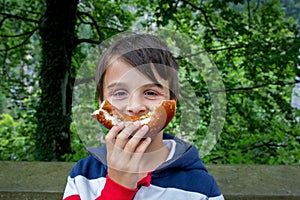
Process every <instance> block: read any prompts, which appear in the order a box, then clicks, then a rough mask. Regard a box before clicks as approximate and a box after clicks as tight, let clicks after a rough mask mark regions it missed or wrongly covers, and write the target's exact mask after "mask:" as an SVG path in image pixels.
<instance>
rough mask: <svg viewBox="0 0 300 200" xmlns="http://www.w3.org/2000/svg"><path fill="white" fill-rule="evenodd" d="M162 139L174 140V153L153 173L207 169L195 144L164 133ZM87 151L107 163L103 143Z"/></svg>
mask: <svg viewBox="0 0 300 200" xmlns="http://www.w3.org/2000/svg"><path fill="white" fill-rule="evenodd" d="M163 139H164V140H174V141H175V142H176V147H175V153H174V156H173V158H172V159H170V160H168V161H167V162H165V163H163V164H162V165H161V166H159V167H158V168H157V169H156V170H155V171H154V172H152V174H153V175H155V174H160V173H162V172H164V171H166V170H169V169H171V168H172V169H176V168H180V169H181V170H189V169H201V170H204V171H207V169H206V168H205V166H204V164H203V162H202V160H201V159H200V158H199V152H198V150H197V149H196V147H195V146H193V145H190V144H188V143H186V142H185V141H183V140H181V139H179V138H177V137H174V136H172V135H170V134H166V133H164V135H163ZM87 152H88V153H89V154H90V155H92V156H93V157H94V158H96V159H97V160H99V161H100V162H102V163H103V164H105V165H106V164H107V161H106V145H103V146H102V147H100V148H87Z"/></svg>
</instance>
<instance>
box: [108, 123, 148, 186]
mask: <svg viewBox="0 0 300 200" xmlns="http://www.w3.org/2000/svg"><path fill="white" fill-rule="evenodd" d="M148 130H149V127H148V126H147V125H144V126H142V127H141V126H140V122H139V121H137V122H135V123H133V124H131V125H129V126H127V127H124V125H119V126H114V127H112V128H111V130H110V131H109V132H108V134H107V135H106V138H105V139H106V146H107V147H106V148H107V164H108V176H109V177H110V178H111V179H112V180H113V181H115V182H117V183H118V184H120V185H122V186H124V187H127V188H130V189H135V188H136V187H137V182H138V181H139V178H140V177H139V175H140V165H141V160H142V157H143V154H144V153H145V151H146V149H147V148H148V146H149V144H150V143H151V138H149V137H148V138H146V139H145V138H144V136H145V135H146V133H147V132H148ZM143 173H145V172H143Z"/></svg>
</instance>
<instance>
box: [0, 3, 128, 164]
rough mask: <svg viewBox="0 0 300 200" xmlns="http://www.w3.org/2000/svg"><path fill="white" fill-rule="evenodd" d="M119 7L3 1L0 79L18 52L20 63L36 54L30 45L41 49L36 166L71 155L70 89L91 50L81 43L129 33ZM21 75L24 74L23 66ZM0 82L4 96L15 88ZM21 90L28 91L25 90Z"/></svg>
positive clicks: (21, 92) (97, 4)
mask: <svg viewBox="0 0 300 200" xmlns="http://www.w3.org/2000/svg"><path fill="white" fill-rule="evenodd" d="M120 6H124V5H123V4H119V5H118V4H115V3H114V2H107V1H95V2H90V1H81V2H80V3H79V1H77V0H74V1H56V0H47V1H45V2H26V1H24V2H23V1H10V2H5V1H4V5H3V7H2V8H1V13H0V15H1V17H2V19H1V23H0V27H4V28H3V30H4V31H3V32H2V33H3V34H1V37H2V38H3V39H4V40H3V41H6V43H5V42H3V43H1V47H2V49H1V52H2V53H3V54H2V55H1V58H2V60H3V63H4V67H3V68H1V69H2V74H1V75H2V77H5V76H6V75H7V74H9V73H8V70H11V69H10V67H7V68H6V66H7V65H8V64H7V63H9V61H10V59H11V58H13V57H15V55H18V54H19V52H21V54H22V56H20V57H18V58H16V59H14V62H18V61H17V59H20V60H21V61H22V60H24V57H26V55H28V54H29V52H28V51H30V50H32V49H33V48H34V46H33V45H37V46H39V45H40V47H41V54H40V55H41V58H40V62H41V64H40V69H39V71H38V72H37V69H36V68H35V73H36V74H37V73H38V74H39V82H38V84H39V88H40V92H39V103H38V104H37V109H36V117H37V129H36V131H35V134H34V139H35V141H36V151H35V152H36V158H37V159H38V160H61V159H63V158H62V156H63V155H65V154H67V153H70V152H71V147H70V123H71V121H72V118H71V115H72V113H71V108H72V91H73V90H72V89H73V84H74V79H75V76H76V70H77V69H78V68H79V67H80V64H78V63H77V62H76V61H78V62H79V63H80V60H82V59H83V57H81V56H82V55H83V54H82V52H85V51H86V49H88V48H89V47H88V46H86V45H85V46H84V45H82V44H83V43H86V44H94V45H96V44H99V43H100V42H101V41H102V40H103V39H105V38H107V37H109V36H110V35H111V34H115V33H117V32H120V31H123V30H125V29H126V28H127V27H128V25H129V24H130V23H131V20H132V19H133V18H132V17H131V15H130V13H129V12H127V11H123V10H122V9H120ZM19 7H21V9H20V8H19ZM112 11H113V12H112ZM92 13H93V14H92ZM1 30H2V29H1ZM38 30H39V36H40V37H39V36H38V34H37V31H38ZM22 31H23V32H22ZM82 32H87V33H88V34H89V37H87V38H80V36H81V34H82ZM78 36H79V37H78ZM33 42H36V43H33ZM14 50H15V51H14ZM85 53H86V52H85ZM38 55H39V53H38ZM75 58H77V60H76V59H75ZM9 66H11V65H9ZM11 68H13V67H11ZM19 69H20V70H21V71H23V70H24V68H23V66H20V67H19ZM17 74H19V73H17ZM2 80H3V82H1V85H2V86H6V85H8V87H7V91H9V90H10V87H15V85H14V86H12V85H10V84H7V83H11V82H12V80H13V77H11V76H7V78H6V79H2ZM16 80H18V83H19V84H22V78H20V77H16ZM20 88H22V89H24V90H26V87H25V86H24V85H22V86H21V87H20ZM14 94H17V95H19V96H20V98H21V99H22V96H23V95H26V93H25V92H24V91H18V92H14ZM12 99H16V98H15V97H14V98H12ZM25 106H26V105H25Z"/></svg>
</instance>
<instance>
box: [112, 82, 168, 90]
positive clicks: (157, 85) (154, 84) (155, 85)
mask: <svg viewBox="0 0 300 200" xmlns="http://www.w3.org/2000/svg"><path fill="white" fill-rule="evenodd" d="M125 86H126V84H125V83H122V82H117V83H112V84H110V85H108V86H107V89H111V88H115V87H125ZM141 87H158V88H160V89H163V88H164V87H163V86H162V85H161V84H160V83H149V84H144V85H142V86H141Z"/></svg>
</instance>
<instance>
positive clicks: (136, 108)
mask: <svg viewBox="0 0 300 200" xmlns="http://www.w3.org/2000/svg"><path fill="white" fill-rule="evenodd" d="M126 111H127V113H128V114H129V115H132V116H136V115H142V114H145V113H146V112H147V107H146V105H145V104H144V101H143V99H142V98H141V97H138V96H136V95H131V96H130V98H129V100H128V104H127V108H126Z"/></svg>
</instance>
